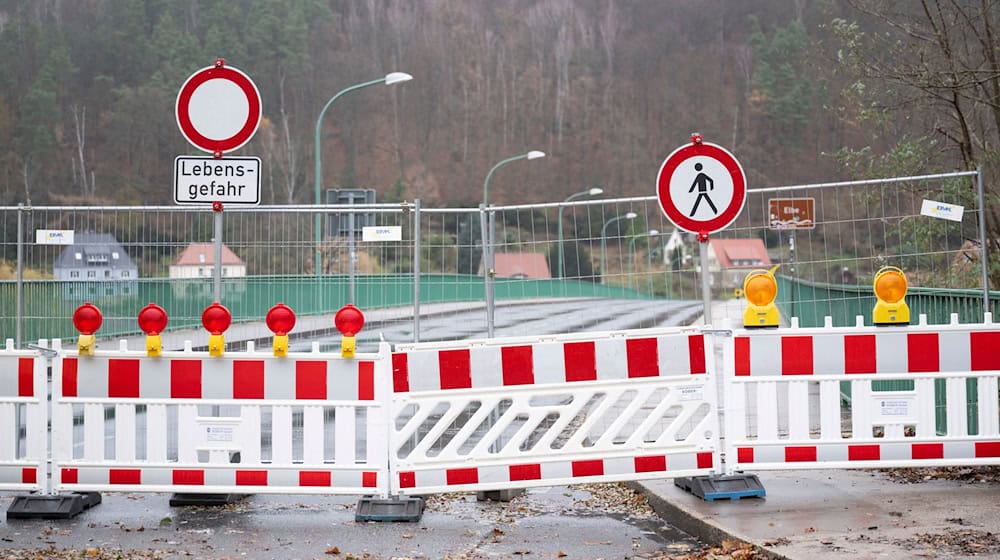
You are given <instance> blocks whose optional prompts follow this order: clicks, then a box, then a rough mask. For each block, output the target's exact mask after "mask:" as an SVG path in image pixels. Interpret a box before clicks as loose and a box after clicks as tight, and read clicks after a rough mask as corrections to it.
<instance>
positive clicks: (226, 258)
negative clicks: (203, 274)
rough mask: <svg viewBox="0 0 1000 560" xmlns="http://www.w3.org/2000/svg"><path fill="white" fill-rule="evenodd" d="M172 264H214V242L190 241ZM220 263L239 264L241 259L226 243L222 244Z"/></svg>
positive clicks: (241, 261) (241, 262)
mask: <svg viewBox="0 0 1000 560" xmlns="http://www.w3.org/2000/svg"><path fill="white" fill-rule="evenodd" d="M172 264H173V265H174V266H205V265H214V264H215V244H214V243H192V244H190V245H188V246H187V247H186V248H185V249H184V250H183V251H181V254H180V255H177V258H176V259H174V262H173V263H172ZM222 264H223V265H240V264H243V259H241V258H239V257H238V256H237V255H236V253H234V252H232V251H231V250H230V249H229V247H226V244H225V243H223V244H222Z"/></svg>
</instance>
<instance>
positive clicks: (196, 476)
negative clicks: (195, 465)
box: [173, 469, 205, 486]
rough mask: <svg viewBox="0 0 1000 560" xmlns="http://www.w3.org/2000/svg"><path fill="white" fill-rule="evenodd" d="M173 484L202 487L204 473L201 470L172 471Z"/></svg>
mask: <svg viewBox="0 0 1000 560" xmlns="http://www.w3.org/2000/svg"><path fill="white" fill-rule="evenodd" d="M173 477H174V484H177V485H185V486H204V485H205V471H204V470H202V469H174V471H173Z"/></svg>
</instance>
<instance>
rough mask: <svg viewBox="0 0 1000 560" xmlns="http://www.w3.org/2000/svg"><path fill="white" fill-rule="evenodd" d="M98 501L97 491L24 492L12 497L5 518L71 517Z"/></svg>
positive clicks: (99, 501) (99, 497) (99, 496)
mask: <svg viewBox="0 0 1000 560" xmlns="http://www.w3.org/2000/svg"><path fill="white" fill-rule="evenodd" d="M99 503H101V495H100V494H99V493H97V492H81V493H74V494H59V495H56V496H46V495H36V494H25V495H23V496H15V497H14V501H13V502H11V504H10V507H8V508H7V519H71V518H73V517H76V516H77V515H79V514H80V513H82V512H83V511H84V510H87V509H90V508H92V507H94V506H96V505H97V504H99Z"/></svg>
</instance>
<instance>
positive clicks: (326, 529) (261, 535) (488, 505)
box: [0, 301, 701, 559]
mask: <svg viewBox="0 0 1000 560" xmlns="http://www.w3.org/2000/svg"><path fill="white" fill-rule="evenodd" d="M700 315H701V306H700V303H698V302H648V301H644V302H636V301H613V302H600V303H595V302H594V301H577V302H553V303H538V302H533V303H531V304H528V305H515V306H506V307H501V308H498V309H497V313H496V322H495V325H496V331H495V332H496V336H498V337H499V336H504V335H515V334H516V335H519V336H524V335H525V334H538V335H543V334H555V333H562V332H581V331H608V330H620V329H628V328H636V327H654V326H671V325H683V324H689V323H691V322H692V321H694V320H696V319H697V318H698V317H700ZM373 327H374V328H371V329H369V327H368V326H366V331H368V333H369V334H368V336H367V337H364V338H360V339H359V346H360V347H361V348H360V349H361V350H363V351H364V350H366V348H365V345H369V346H370V347H371V348H370V349H372V350H373V349H374V345H375V344H377V341H378V340H379V338H380V337H385V339H386V340H388V341H390V342H409V341H412V321H405V320H401V321H386V322H383V323H379V324H375V325H373ZM485 335H486V325H485V320H484V315H483V310H482V308H479V309H472V310H466V311H458V312H452V313H448V314H441V315H435V316H428V317H424V318H422V320H421V340H423V341H431V340H455V339H465V338H482V337H485ZM320 343H321V346H322V345H327V344H329V345H339V343H340V338H339V336H337V337H328V338H325V339H320ZM311 345H312V341H311V340H308V339H303V340H299V341H296V342H295V343H294V344H293V350H295V351H303V350H307V349H308V348H309V347H310V346H311ZM10 496H12V495H10ZM356 501H357V497H356V496H350V497H338V496H295V495H292V496H281V495H253V496H249V497H246V498H244V499H242V500H240V501H238V502H235V503H233V504H230V505H226V506H221V507H170V506H169V503H168V502H169V495H166V494H105V495H104V503H102V504H101V505H99V506H97V507H95V508H93V509H91V510H88V511H86V512H84V513H83V514H81V515H79V516H78V517H77V518H75V519H72V520H54V521H23V520H10V521H7V520H4V521H3V523H2V524H0V548H2V549H4V550H0V556H4V557H15V558H22V557H25V558H27V557H32V556H31V554H30V553H27V552H25V553H23V554H24V555H23V556H22V552H20V549H32V550H34V551H39V550H44V551H43V552H42V553H41V554H42V555H41V556H40V557H42V558H47V557H56V558H58V557H65V558H70V557H72V558H81V557H84V558H86V557H92V558H104V557H108V558H114V557H117V556H115V555H114V554H116V552H115V551H121V552H120V554H121V557H124V558H154V557H159V558H186V557H194V558H282V559H291V558H355V559H360V558H366V559H383V558H384V559H389V558H398V559H405V558H453V559H458V558H466V559H479V558H563V557H565V558H595V559H596V558H656V557H658V556H659V557H665V556H672V555H677V554H682V553H684V552H688V551H691V550H697V549H699V548H700V547H701V545H700V544H699V543H698V542H697V541H696V540H695V539H694V538H693V537H690V536H689V535H686V534H684V533H682V532H680V531H678V530H677V529H675V528H673V527H671V526H670V525H669V524H668V523H666V522H665V521H663V520H662V519H660V518H658V517H656V516H655V514H653V513H652V511H651V510H649V509H648V508H647V507H645V502H644V500H643V499H642V498H641V497H639V496H635V495H634V494H632V493H631V492H630V491H628V490H626V489H624V488H623V487H622V486H620V485H587V486H579V487H544V488H535V489H531V490H529V491H527V492H526V493H525V494H523V495H521V496H519V497H516V498H515V499H514V500H512V501H511V502H510V503H497V502H478V501H476V499H475V496H474V495H472V494H449V495H443V496H434V497H431V498H430V499H429V500H428V507H427V510H426V511H425V513H424V516H423V518H422V520H421V521H420V522H417V523H358V522H355V520H354V510H355V504H356ZM50 547H51V550H49V548H50ZM109 551H110V553H111V555H109V556H105V554H106V553H108V552H109ZM5 553H6V554H5Z"/></svg>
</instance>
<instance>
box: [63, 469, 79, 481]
mask: <svg viewBox="0 0 1000 560" xmlns="http://www.w3.org/2000/svg"><path fill="white" fill-rule="evenodd" d="M59 478H61V479H62V483H63V484H79V482H77V481H78V480H80V471H78V470H76V469H62V475H61V476H60V477H59Z"/></svg>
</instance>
